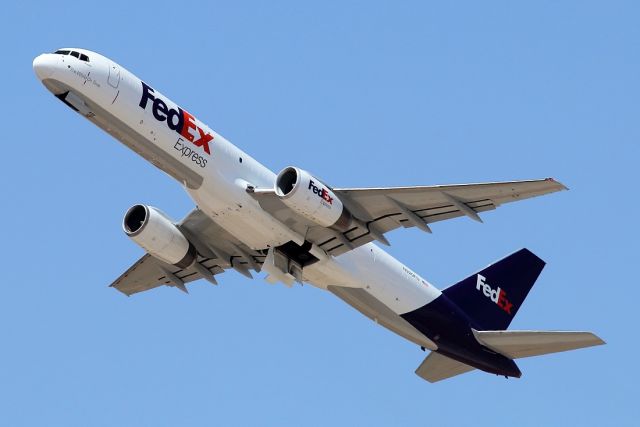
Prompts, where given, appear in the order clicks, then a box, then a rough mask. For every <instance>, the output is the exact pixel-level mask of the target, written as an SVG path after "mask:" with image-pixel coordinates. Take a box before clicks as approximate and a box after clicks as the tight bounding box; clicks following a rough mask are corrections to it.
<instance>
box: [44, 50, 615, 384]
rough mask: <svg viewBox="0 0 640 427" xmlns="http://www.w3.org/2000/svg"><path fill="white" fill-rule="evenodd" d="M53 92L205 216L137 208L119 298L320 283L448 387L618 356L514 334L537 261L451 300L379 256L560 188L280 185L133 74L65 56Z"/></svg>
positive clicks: (489, 275)
mask: <svg viewBox="0 0 640 427" xmlns="http://www.w3.org/2000/svg"><path fill="white" fill-rule="evenodd" d="M33 69H34V72H35V74H36V76H37V77H38V79H39V80H40V81H41V82H42V84H43V85H44V86H45V87H46V88H47V89H48V90H49V91H50V92H51V93H53V95H55V97H56V98H58V99H59V100H60V101H62V102H64V103H65V104H66V105H67V106H69V107H70V108H71V109H72V110H74V111H76V112H77V113H79V114H80V115H82V116H83V117H85V118H86V119H88V120H89V121H90V122H92V123H94V124H95V125H97V126H98V127H99V128H101V129H103V130H104V131H106V132H107V133H109V134H110V135H111V136H113V137H114V138H115V139H117V140H118V141H120V142H121V143H122V144H124V145H126V146H127V147H129V148H130V149H131V150H133V151H134V152H136V153H138V154H139V155H140V156H142V157H143V158H145V159H146V160H148V161H149V162H151V163H152V164H153V165H155V166H156V167H158V168H159V169H161V170H162V171H164V172H165V173H166V174H168V175H169V176H171V177H172V178H174V179H176V180H177V181H178V182H180V183H181V184H182V185H183V186H184V188H185V190H186V192H187V193H188V194H189V196H190V197H191V198H192V199H193V200H194V202H195V204H196V207H195V209H193V210H192V211H191V212H190V213H188V214H187V215H186V216H185V217H184V218H183V219H182V220H180V221H178V222H175V221H173V220H172V219H171V218H169V217H168V216H167V215H166V214H165V213H163V212H162V211H161V210H160V209H158V208H156V207H153V206H148V205H144V204H137V205H135V206H133V207H131V208H130V209H129V210H128V211H127V212H126V213H125V215H124V219H123V223H122V227H123V229H124V232H125V233H126V235H127V236H128V237H130V238H131V240H133V241H134V242H135V243H136V244H138V245H139V246H141V247H142V249H144V251H145V254H144V255H143V256H142V257H141V258H140V259H139V260H138V261H136V262H135V263H134V264H133V265H132V266H131V267H130V268H129V269H127V270H126V271H125V272H124V273H123V274H122V275H121V276H120V277H118V278H117V279H116V280H115V281H114V282H113V283H112V284H111V285H110V286H112V287H114V288H115V289H117V290H118V291H120V292H122V293H124V294H125V295H127V296H130V295H133V294H136V293H138V292H143V291H146V290H149V289H153V288H156V287H158V286H162V285H166V286H169V287H175V288H177V289H179V290H181V291H183V292H188V290H187V286H186V285H187V283H190V282H192V281H194V280H197V279H204V280H207V281H209V282H210V283H212V284H214V285H216V284H217V283H218V278H219V276H220V275H221V274H222V273H223V272H224V271H226V270H235V271H237V272H238V273H240V274H242V275H244V276H246V277H247V278H252V277H253V274H252V271H253V272H254V273H255V272H261V271H264V272H265V273H266V278H265V279H266V281H267V282H269V283H283V284H284V285H286V286H289V287H290V286H292V285H293V284H294V283H300V284H302V283H309V284H311V285H313V286H315V287H318V288H320V289H323V290H327V291H329V292H331V293H333V294H334V295H336V296H337V297H338V298H340V299H342V300H343V301H345V302H346V303H347V304H349V305H350V306H352V307H353V308H355V309H356V310H358V311H360V312H361V313H362V314H364V315H365V316H367V317H369V318H371V319H372V320H374V321H375V322H376V323H378V324H380V325H382V326H383V327H385V328H387V329H389V330H391V331H392V332H394V333H396V334H398V335H400V336H401V337H403V338H405V339H407V340H409V341H411V342H412V343H414V344H416V345H418V346H419V347H420V348H421V349H422V350H423V351H426V350H427V349H428V350H430V353H429V354H428V355H427V357H426V358H425V359H424V361H423V362H422V364H421V365H420V366H419V367H418V368H417V370H416V371H415V372H416V374H417V375H418V376H420V377H421V378H423V379H425V380H427V381H429V382H437V381H440V380H444V379H446V378H450V377H453V376H456V375H459V374H462V373H465V372H469V371H471V370H474V369H479V370H482V371H485V372H488V373H492V374H496V375H500V376H504V377H507V378H508V377H516V378H519V377H520V376H521V375H522V373H521V371H520V369H519V368H518V366H517V364H516V362H515V359H519V358H523V357H529V356H537V355H542V354H548V353H554V352H560V351H567V350H573V349H578V348H583V347H590V346H595V345H601V344H604V341H602V340H601V339H600V338H599V337H597V336H596V335H595V334H593V333H591V332H574V331H535V330H530V331H529V330H528V331H516V330H508V329H507V328H508V327H509V325H510V323H511V321H512V320H513V318H514V316H515V315H516V314H517V312H518V310H519V309H520V306H521V305H522V303H523V302H524V300H525V298H526V297H527V294H528V293H529V291H530V290H531V288H532V286H533V284H534V282H535V281H536V279H537V278H538V276H539V275H540V273H541V271H542V269H543V267H544V266H545V262H544V261H542V260H541V259H540V258H538V257H537V256H536V255H534V254H533V253H532V252H531V251H529V250H527V249H521V250H519V251H517V252H515V253H513V254H511V255H509V256H507V257H506V258H504V259H502V260H500V261H498V262H495V263H493V264H491V265H489V266H488V267H486V268H484V269H481V270H479V271H478V272H476V273H474V274H472V275H470V276H469V277H467V278H466V279H464V280H462V281H460V282H459V283H456V284H454V285H452V286H450V287H448V288H446V289H444V290H442V291H441V290H439V289H437V288H436V287H434V286H433V285H432V284H431V283H429V282H428V281H427V280H425V279H423V278H422V277H421V276H419V275H418V274H417V273H415V272H414V271H413V270H411V269H410V268H408V267H407V266H405V265H404V264H402V263H400V262H399V261H398V260H396V259H395V258H393V257H392V256H391V255H389V254H388V253H387V252H385V251H384V250H383V249H381V248H380V246H379V245H377V244H376V243H379V244H382V245H389V241H388V240H387V238H386V237H385V235H386V234H387V233H388V232H390V231H392V230H395V229H398V228H410V227H416V228H418V229H419V230H422V231H425V232H427V233H431V231H432V230H431V227H432V224H434V223H436V222H438V221H444V220H448V219H452V218H456V217H468V218H471V219H472V220H475V221H479V222H482V219H481V218H480V216H479V213H482V212H485V211H489V210H492V209H495V208H497V207H498V206H501V205H502V204H505V203H510V202H515V201H518V200H524V199H528V198H531V197H536V196H541V195H544V194H548V193H553V192H557V191H561V190H565V189H566V187H565V186H564V185H562V184H561V183H560V182H558V181H556V180H554V179H552V178H546V179H538V180H527V181H512V182H489V183H480V184H462V185H438V186H407V187H388V188H334V187H331V186H329V185H327V184H326V183H325V182H324V181H323V180H321V179H320V178H318V177H316V176H314V175H312V174H311V173H310V172H308V171H306V170H304V169H302V168H300V167H296V166H289V167H286V168H284V169H283V170H282V171H280V172H279V173H278V174H276V173H274V172H272V171H271V170H269V169H268V168H266V167H265V166H263V165H262V164H260V163H259V162H258V161H257V160H255V159H253V158H252V157H251V156H249V155H248V154H247V153H245V152H244V151H242V150H240V149H239V148H238V147H236V146H235V145H233V144H231V143H230V142H229V141H227V140H226V139H225V138H223V137H222V136H221V135H219V134H218V133H216V132H214V131H213V130H211V129H210V128H209V127H208V126H207V125H205V124H204V123H203V122H201V121H200V120H199V119H198V118H197V117H196V116H195V115H193V114H192V113H190V112H188V111H187V110H185V109H184V108H182V107H180V106H179V105H178V104H176V103H175V102H173V101H171V100H170V99H169V98H167V97H166V96H165V95H163V94H162V93H160V92H159V91H158V90H156V89H155V88H154V87H153V86H151V85H150V84H148V83H147V82H145V81H143V80H141V79H139V78H138V77H136V76H135V75H134V74H132V73H131V72H129V71H128V70H126V69H125V68H123V67H122V66H121V65H119V64H117V63H116V62H114V61H112V60H111V59H109V58H106V57H105V56H102V55H100V54H98V53H96V52H92V51H90V50H86V49H79V48H63V49H59V50H56V51H55V52H53V53H44V54H41V55H39V56H37V57H36V58H35V59H34V61H33Z"/></svg>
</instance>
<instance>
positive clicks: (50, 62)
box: [33, 53, 55, 80]
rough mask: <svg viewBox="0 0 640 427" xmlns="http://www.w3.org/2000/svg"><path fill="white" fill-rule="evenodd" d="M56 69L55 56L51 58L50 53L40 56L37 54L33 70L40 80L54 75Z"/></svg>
mask: <svg viewBox="0 0 640 427" xmlns="http://www.w3.org/2000/svg"><path fill="white" fill-rule="evenodd" d="M54 70H55V61H54V58H51V55H50V54H47V53H44V54H42V55H40V56H36V58H35V59H34V60H33V71H34V72H35V73H36V76H38V78H39V79H40V80H44V79H48V78H49V77H51V76H52V75H53V72H54Z"/></svg>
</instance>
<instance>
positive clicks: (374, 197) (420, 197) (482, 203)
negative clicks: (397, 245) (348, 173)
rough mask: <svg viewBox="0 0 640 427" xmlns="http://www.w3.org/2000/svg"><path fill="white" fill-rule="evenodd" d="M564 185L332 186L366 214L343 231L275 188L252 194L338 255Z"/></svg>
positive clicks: (537, 182) (352, 209)
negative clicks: (297, 207)
mask: <svg viewBox="0 0 640 427" xmlns="http://www.w3.org/2000/svg"><path fill="white" fill-rule="evenodd" d="M560 190H566V187H565V186H564V185H562V184H561V183H559V182H557V181H555V180H554V179H551V178H548V179H541V180H531V181H512V182H492V183H483V184H462V185H438V186H428V187H391V188H342V189H333V191H334V193H335V194H336V195H337V196H338V197H339V198H340V200H341V201H342V202H343V203H344V205H345V206H346V207H347V209H349V211H350V212H351V213H352V214H354V215H355V216H356V217H357V218H359V219H360V220H362V225H360V226H356V227H353V228H351V229H349V230H347V231H346V232H344V233H339V232H336V231H334V230H331V229H328V228H325V227H320V226H318V225H315V224H314V223H312V222H310V221H309V220H308V219H306V218H304V217H302V216H300V215H299V214H297V213H296V212H294V211H293V210H291V209H289V208H288V207H287V206H286V205H284V203H282V202H281V201H280V200H279V199H278V197H277V196H276V195H275V193H274V192H273V191H269V190H260V191H256V192H255V196H254V197H255V198H256V199H257V200H258V202H259V203H260V205H261V206H262V208H263V209H265V210H266V211H267V212H269V213H271V214H272V215H273V216H274V217H275V218H277V219H278V220H280V221H281V222H283V223H285V224H287V225H288V226H289V227H291V228H292V229H293V230H294V231H296V232H298V233H300V234H302V235H303V236H306V239H307V240H308V241H310V242H312V243H315V244H317V245H318V246H320V247H321V248H322V249H324V250H325V251H326V252H327V253H329V254H331V255H334V256H337V255H340V254H342V253H345V252H347V251H349V250H351V249H353V248H355V247H358V246H361V245H364V244H366V243H369V242H371V241H374V240H378V241H381V242H382V243H385V244H388V242H387V241H386V238H385V237H384V234H385V233H388V232H389V231H392V230H394V229H396V228H399V227H405V228H407V227H418V228H420V229H421V230H424V231H427V232H431V228H430V226H429V225H430V224H432V223H434V222H438V221H444V220H447V219H451V218H456V217H460V216H468V217H470V218H472V219H474V220H476V221H480V222H481V219H480V216H479V215H478V213H480V212H485V211H488V210H492V209H495V208H497V207H498V206H500V205H502V204H504V203H509V202H515V201H518V200H524V199H528V198H531V197H536V196H541V195H544V194H548V193H554V192H556V191H560Z"/></svg>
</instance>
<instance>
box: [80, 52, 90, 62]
mask: <svg viewBox="0 0 640 427" xmlns="http://www.w3.org/2000/svg"><path fill="white" fill-rule="evenodd" d="M80 60H81V61H84V62H89V57H88V56H87V55H85V54H84V53H81V54H80Z"/></svg>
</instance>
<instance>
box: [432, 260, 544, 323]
mask: <svg viewBox="0 0 640 427" xmlns="http://www.w3.org/2000/svg"><path fill="white" fill-rule="evenodd" d="M544 266H545V262H544V261H543V260H541V259H540V258H538V257H537V256H536V255H534V254H533V253H532V252H531V251H529V250H528V249H520V250H519V251H517V252H515V253H513V254H511V255H509V256H508V257H506V258H504V259H502V260H500V261H498V262H496V263H494V264H491V265H490V266H488V267H487V268H485V269H484V270H481V271H479V272H478V273H476V274H474V275H472V276H470V277H467V278H466V279H464V280H463V281H461V282H458V283H456V284H455V285H453V286H450V287H449V288H447V289H445V290H443V291H442V293H443V294H444V295H445V296H446V297H447V298H449V299H450V300H451V301H453V302H454V303H455V304H456V305H457V306H458V307H460V308H461V309H462V310H463V311H464V312H465V313H466V314H467V315H468V316H469V318H470V319H471V320H472V321H473V322H474V324H475V326H476V329H479V330H494V331H495V330H504V329H507V328H508V327H509V324H510V323H511V321H512V320H513V318H514V316H515V315H516V313H517V312H518V309H519V308H520V306H521V305H522V303H523V302H524V300H525V298H526V297H527V295H528V294H529V291H530V290H531V288H532V287H533V284H534V283H535V281H536V279H537V278H538V276H539V275H540V272H541V271H542V269H543V268H544Z"/></svg>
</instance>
